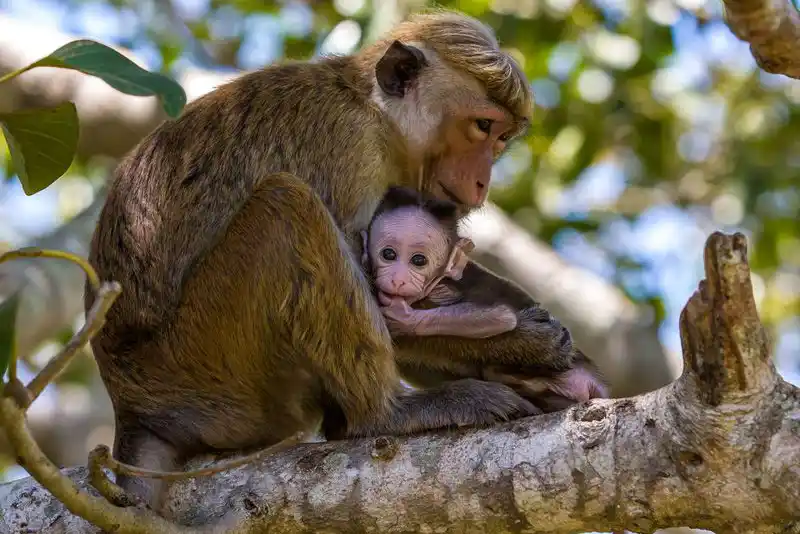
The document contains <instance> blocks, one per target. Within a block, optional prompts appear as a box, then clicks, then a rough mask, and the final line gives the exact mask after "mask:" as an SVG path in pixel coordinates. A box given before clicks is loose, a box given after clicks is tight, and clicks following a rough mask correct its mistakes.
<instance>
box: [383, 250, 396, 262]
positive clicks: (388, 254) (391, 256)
mask: <svg viewBox="0 0 800 534" xmlns="http://www.w3.org/2000/svg"><path fill="white" fill-rule="evenodd" d="M381 257H382V258H383V259H384V260H386V261H394V260H396V259H397V252H395V251H394V249H392V248H389V247H387V248H385V249H383V250H381Z"/></svg>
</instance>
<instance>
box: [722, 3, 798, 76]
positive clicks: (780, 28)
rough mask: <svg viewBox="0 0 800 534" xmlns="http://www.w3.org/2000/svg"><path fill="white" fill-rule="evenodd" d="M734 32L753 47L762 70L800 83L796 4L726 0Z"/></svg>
mask: <svg viewBox="0 0 800 534" xmlns="http://www.w3.org/2000/svg"><path fill="white" fill-rule="evenodd" d="M723 3H724V4H725V19H726V22H727V23H728V26H729V27H730V29H731V31H732V32H733V33H734V34H735V35H736V36H737V37H739V39H742V40H743V41H747V42H748V43H750V52H751V53H752V54H753V57H754V58H755V59H756V63H758V66H759V67H761V68H762V69H764V70H765V71H767V72H771V73H773V74H785V75H786V76H789V77H791V78H798V79H800V12H798V11H797V8H796V7H795V6H794V5H793V4H792V0H723Z"/></svg>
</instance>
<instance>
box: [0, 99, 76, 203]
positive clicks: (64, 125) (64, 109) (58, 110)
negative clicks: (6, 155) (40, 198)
mask: <svg viewBox="0 0 800 534" xmlns="http://www.w3.org/2000/svg"><path fill="white" fill-rule="evenodd" d="M0 127H1V128H2V130H3V133H4V134H5V138H6V142H7V143H8V150H9V152H10V153H11V161H12V163H13V165H14V171H15V172H16V173H17V175H18V176H19V180H20V182H22V189H23V190H24V191H25V194H27V195H33V194H34V193H38V192H39V191H41V190H42V189H44V188H46V187H47V186H49V185H50V184H52V183H53V182H55V181H56V180H57V179H58V178H59V177H60V176H61V175H62V174H64V173H65V172H66V171H67V169H68V168H69V166H70V164H71V163H72V159H73V158H74V156H75V150H76V149H77V146H78V113H77V111H76V110H75V104H73V103H72V102H65V103H64V104H61V105H60V106H58V107H55V108H45V109H28V110H23V111H15V112H12V113H0Z"/></svg>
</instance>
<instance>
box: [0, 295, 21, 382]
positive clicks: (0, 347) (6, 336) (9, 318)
mask: <svg viewBox="0 0 800 534" xmlns="http://www.w3.org/2000/svg"><path fill="white" fill-rule="evenodd" d="M18 308H19V292H17V293H14V294H12V295H11V296H10V297H8V298H7V299H6V300H5V301H3V302H2V303H0V379H2V377H3V376H4V375H5V374H6V369H8V362H9V361H11V355H12V354H13V353H14V344H15V343H16V338H15V337H14V325H15V323H16V320H17V309H18Z"/></svg>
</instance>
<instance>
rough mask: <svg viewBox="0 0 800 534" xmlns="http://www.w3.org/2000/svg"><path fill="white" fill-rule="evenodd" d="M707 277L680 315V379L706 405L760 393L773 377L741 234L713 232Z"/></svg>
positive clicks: (708, 245)
mask: <svg viewBox="0 0 800 534" xmlns="http://www.w3.org/2000/svg"><path fill="white" fill-rule="evenodd" d="M704 263H705V271H706V279H705V280H702V281H701V282H700V285H699V288H698V289H697V291H695V292H694V294H693V295H692V296H691V298H690V299H689V302H688V303H687V304H686V306H685V307H684V309H683V312H682V313H681V318H680V330H681V342H682V345H683V360H684V373H683V376H682V377H681V379H682V380H684V381H694V382H695V383H696V386H697V392H696V394H697V395H698V397H699V398H700V400H702V401H704V402H705V403H708V404H709V405H711V406H718V405H719V404H720V403H722V402H725V401H734V400H736V399H741V398H746V397H748V396H751V395H754V394H758V393H765V392H766V391H767V390H768V389H770V388H771V386H773V385H774V384H775V383H776V381H777V380H778V378H779V377H778V375H777V372H776V371H775V367H774V366H773V364H772V360H771V357H770V342H769V339H768V336H767V333H766V330H765V329H764V326H763V325H762V324H761V321H760V319H759V317H758V311H757V310H756V304H755V300H754V298H753V286H752V283H751V281H750V266H749V264H748V262H747V241H746V238H745V237H744V235H742V234H740V233H736V234H733V235H725V234H722V233H720V232H714V233H713V234H711V236H709V238H708V240H707V241H706V246H705V251H704Z"/></svg>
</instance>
